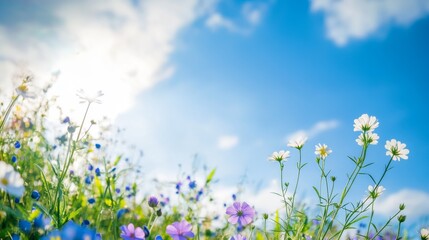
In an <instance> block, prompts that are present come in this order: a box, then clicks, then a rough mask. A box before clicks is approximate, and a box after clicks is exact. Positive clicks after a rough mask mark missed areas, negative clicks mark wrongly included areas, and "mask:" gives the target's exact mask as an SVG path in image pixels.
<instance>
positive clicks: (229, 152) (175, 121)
mask: <svg viewBox="0 0 429 240" xmlns="http://www.w3.org/2000/svg"><path fill="white" fill-rule="evenodd" d="M78 2H79V1H64V2H61V3H58V2H55V1H46V2H41V1H29V2H25V1H15V2H13V3H7V4H6V3H1V5H0V43H1V44H0V71H1V72H2V78H1V83H2V88H1V90H2V91H1V93H2V94H7V93H9V92H10V90H9V89H12V87H13V83H12V81H11V80H10V79H11V78H12V76H13V74H14V73H16V72H17V71H21V69H23V68H25V69H28V70H30V71H32V72H33V73H34V75H35V76H36V81H37V79H39V80H38V81H39V82H43V81H44V80H45V79H49V78H50V75H51V74H53V73H55V74H58V80H57V83H56V84H55V86H54V89H53V91H54V95H55V94H57V95H60V96H61V97H60V99H59V103H60V104H62V106H63V107H64V106H70V112H73V111H75V112H77V113H79V110H81V109H80V108H79V105H77V104H76V103H77V100H76V98H75V95H74V92H73V91H70V89H76V90H77V89H79V88H83V89H85V90H88V91H92V90H102V91H103V92H104V93H105V96H104V97H103V104H102V105H100V106H97V107H95V109H94V112H93V117H94V118H96V117H97V116H102V115H107V116H108V117H110V118H111V119H112V121H114V123H115V125H117V126H120V127H123V128H125V129H126V130H125V132H124V133H123V138H124V139H125V140H126V141H127V142H130V143H133V144H135V145H136V146H137V147H138V148H141V149H143V151H144V157H143V159H142V161H143V164H142V165H143V166H144V167H143V169H142V171H143V173H144V174H145V175H146V176H147V178H148V179H151V178H153V177H157V178H161V179H169V177H170V176H175V175H176V173H177V172H178V168H177V167H176V166H177V165H178V164H182V165H183V168H184V169H185V170H188V171H191V166H192V163H193V161H194V159H195V154H197V155H198V157H197V159H198V161H200V162H201V163H202V164H206V165H208V166H210V167H216V168H217V178H218V180H219V181H218V183H217V184H218V185H219V187H218V189H219V191H221V192H222V194H224V195H229V194H232V193H233V192H234V191H235V188H236V185H237V184H238V183H239V182H240V181H241V179H242V178H243V176H244V175H245V176H246V186H247V187H246V189H247V190H246V191H247V192H248V193H247V194H248V195H247V196H249V195H252V194H253V195H258V197H256V198H255V200H254V201H255V203H254V204H255V205H256V207H260V208H264V204H263V203H264V202H266V201H278V203H279V204H280V200H279V199H276V197H275V196H274V195H273V194H270V193H269V192H270V191H278V190H279V187H278V186H277V185H278V182H277V185H276V179H278V178H277V177H276V176H277V175H278V174H279V173H278V171H279V170H278V166H277V164H276V163H274V162H269V161H268V160H267V158H268V156H269V155H270V154H271V153H272V152H273V151H279V150H282V149H284V150H290V151H291V154H292V157H291V159H289V161H288V163H287V164H286V169H285V171H286V172H287V174H286V175H287V177H288V178H289V179H288V181H291V182H293V181H294V178H295V175H296V169H295V168H294V166H295V163H296V161H297V151H296V150H294V149H290V148H287V147H286V144H287V140H288V137H289V136H291V135H293V134H294V133H296V132H297V131H303V132H306V133H307V134H309V135H310V136H309V140H308V142H307V143H306V145H305V146H304V149H303V154H304V155H303V157H304V159H303V160H304V162H308V163H309V164H308V166H307V167H306V168H304V173H303V175H304V176H305V177H304V178H303V180H302V182H301V184H302V188H301V189H302V190H301V192H300V193H299V195H300V197H301V198H302V199H305V198H312V197H314V196H315V194H314V192H313V190H312V189H311V186H312V185H316V184H318V178H319V176H320V175H319V172H318V171H317V168H316V165H315V163H314V159H315V155H314V145H316V144H318V143H326V144H328V146H329V147H330V148H331V149H332V150H333V152H332V154H331V156H330V157H329V158H328V160H327V166H328V168H332V169H333V170H332V171H333V174H334V175H335V176H336V177H337V178H338V179H339V180H338V181H339V182H340V181H341V182H344V179H345V177H346V175H345V172H346V171H351V170H352V167H353V165H352V163H351V161H349V160H348V159H347V156H357V155H358V154H359V152H360V148H359V146H358V145H357V144H356V142H355V139H356V138H357V136H358V135H359V134H358V133H357V132H353V120H354V119H355V118H358V117H359V116H360V115H361V114H363V113H368V114H369V115H373V116H376V117H377V118H378V119H379V121H380V127H379V128H378V129H377V130H376V132H377V133H378V134H379V136H380V140H379V144H378V145H376V146H373V147H372V146H371V148H370V153H369V156H368V160H369V161H371V162H374V163H375V164H374V165H373V166H371V170H370V173H371V174H374V175H375V176H380V175H381V173H382V169H383V167H384V165H385V164H386V163H387V161H388V160H389V158H388V157H387V156H386V154H385V149H384V144H385V142H386V140H390V139H392V138H396V139H397V140H399V141H401V142H404V143H406V144H407V148H408V149H410V154H409V160H407V161H400V162H394V163H393V169H392V170H391V171H390V172H389V174H388V176H387V177H386V179H385V181H384V182H383V186H385V188H386V189H387V190H386V192H385V194H384V196H383V197H382V198H381V199H380V204H379V209H378V212H379V213H380V214H381V215H386V216H387V215H389V214H391V213H392V212H393V211H395V210H396V209H397V205H398V204H399V203H401V202H405V203H406V204H407V205H408V206H409V208H407V210H406V211H408V215H409V216H410V218H411V219H413V220H414V221H418V219H420V218H421V217H424V216H427V215H429V205H428V204H427V202H429V180H428V178H427V167H428V163H427V153H426V149H428V148H429V140H428V139H429V128H428V127H427V123H428V122H429V111H428V107H427V105H428V104H429V94H428V91H429V83H428V77H429V67H428V62H429V57H428V54H429V45H428V44H427V43H428V41H429V31H428V29H429V18H428V17H427V16H428V14H429V3H428V1H426V0H394V1H393V0H390V1H388V0H380V1H378V2H377V4H375V3H374V1H369V0H363V1H362V0H359V1H358V0H341V1H337V0H312V1H292V0H285V1H197V0H186V1H183V2H182V3H181V4H179V3H177V2H175V1H156V2H155V1H153V2H152V1H130V2H126V1H124V2H121V3H118V2H114V1H106V3H105V4H104V5H103V4H97V3H86V2H79V3H78ZM29 9H37V10H39V11H31V12H30V11H29ZM23 13H26V14H23ZM8 91H9V92H8ZM77 113H76V114H77ZM77 115H78V114H77ZM71 116H73V115H72V113H71ZM76 118H77V117H76ZM170 180H171V177H170ZM277 181H278V180H277ZM369 183H370V182H369V180H368V179H366V178H364V177H362V179H360V180H359V181H358V182H357V184H356V187H355V188H354V189H353V190H352V197H353V199H355V200H358V199H360V198H361V197H363V195H364V194H365V191H366V189H367V186H368V185H369ZM255 193H256V194H255ZM222 194H220V195H222ZM410 195H412V196H413V197H410ZM245 196H246V194H244V195H243V197H245ZM405 196H407V197H405ZM248 201H249V202H251V201H252V200H248ZM407 201H408V202H407ZM263 210H272V209H263Z"/></svg>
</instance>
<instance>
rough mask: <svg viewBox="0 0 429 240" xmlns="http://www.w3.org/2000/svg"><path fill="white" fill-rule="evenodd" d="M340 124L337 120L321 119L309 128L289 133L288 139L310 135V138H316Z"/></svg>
mask: <svg viewBox="0 0 429 240" xmlns="http://www.w3.org/2000/svg"><path fill="white" fill-rule="evenodd" d="M338 125H339V122H338V121H337V120H329V121H320V122H317V123H316V124H314V125H313V126H312V127H311V128H309V129H301V130H298V131H296V132H293V133H291V134H289V135H288V136H287V137H286V141H289V140H292V139H297V138H299V137H303V136H305V137H308V138H314V137H316V136H317V135H319V134H321V133H323V132H326V131H328V130H332V129H335V128H337V127H338Z"/></svg>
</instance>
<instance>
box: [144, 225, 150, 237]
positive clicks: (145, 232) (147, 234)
mask: <svg viewBox="0 0 429 240" xmlns="http://www.w3.org/2000/svg"><path fill="white" fill-rule="evenodd" d="M143 232H144V236H145V237H146V238H148V237H149V235H150V231H149V228H147V227H146V226H143Z"/></svg>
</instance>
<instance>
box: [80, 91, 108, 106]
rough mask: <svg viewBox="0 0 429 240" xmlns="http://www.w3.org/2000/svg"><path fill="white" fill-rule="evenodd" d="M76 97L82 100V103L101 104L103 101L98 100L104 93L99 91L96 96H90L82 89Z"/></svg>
mask: <svg viewBox="0 0 429 240" xmlns="http://www.w3.org/2000/svg"><path fill="white" fill-rule="evenodd" d="M76 95H77V96H78V97H79V98H80V99H81V100H82V101H81V103H85V102H87V103H101V100H100V99H98V98H99V97H101V96H103V95H104V93H103V92H101V91H98V92H97V93H96V94H94V95H88V94H86V93H85V92H84V91H83V90H82V89H80V90H78V91H77V93H76Z"/></svg>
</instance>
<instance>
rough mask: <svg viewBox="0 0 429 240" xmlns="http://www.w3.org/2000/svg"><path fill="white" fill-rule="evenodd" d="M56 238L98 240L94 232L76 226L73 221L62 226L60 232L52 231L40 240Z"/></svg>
mask: <svg viewBox="0 0 429 240" xmlns="http://www.w3.org/2000/svg"><path fill="white" fill-rule="evenodd" d="M56 238H59V239H85V240H96V239H100V238H99V236H97V233H96V232H95V231H94V230H92V229H90V228H88V227H83V226H80V225H77V224H76V223H74V222H73V221H68V222H67V223H66V224H65V225H64V226H63V228H62V229H61V231H59V230H54V231H52V232H50V233H49V234H48V235H46V236H45V237H43V238H42V240H43V239H46V240H49V239H56Z"/></svg>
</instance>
